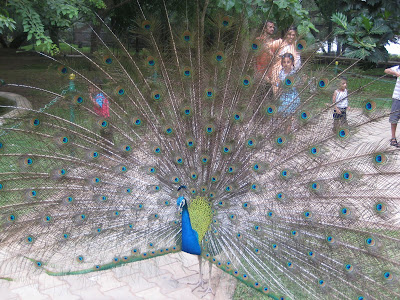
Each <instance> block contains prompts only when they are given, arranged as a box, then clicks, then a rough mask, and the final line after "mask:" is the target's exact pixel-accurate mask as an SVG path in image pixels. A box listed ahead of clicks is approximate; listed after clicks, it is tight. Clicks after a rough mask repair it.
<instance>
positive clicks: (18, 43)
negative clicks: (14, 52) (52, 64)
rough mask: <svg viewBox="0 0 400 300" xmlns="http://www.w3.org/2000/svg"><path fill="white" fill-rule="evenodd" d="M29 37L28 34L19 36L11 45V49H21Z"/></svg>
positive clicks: (24, 33)
mask: <svg viewBox="0 0 400 300" xmlns="http://www.w3.org/2000/svg"><path fill="white" fill-rule="evenodd" d="M27 37H28V33H27V32H23V33H20V34H18V35H17V36H16V37H15V38H14V39H13V41H12V42H11V43H10V46H9V47H10V48H11V49H18V48H19V47H21V46H22V44H23V43H24V42H25V41H26V38H27Z"/></svg>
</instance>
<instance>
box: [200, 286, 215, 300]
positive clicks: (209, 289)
mask: <svg viewBox="0 0 400 300" xmlns="http://www.w3.org/2000/svg"><path fill="white" fill-rule="evenodd" d="M208 294H212V295H213V296H215V293H214V291H213V290H212V288H211V285H208V288H207V289H206V290H204V294H203V296H201V298H204V297H205V296H207V295H208Z"/></svg>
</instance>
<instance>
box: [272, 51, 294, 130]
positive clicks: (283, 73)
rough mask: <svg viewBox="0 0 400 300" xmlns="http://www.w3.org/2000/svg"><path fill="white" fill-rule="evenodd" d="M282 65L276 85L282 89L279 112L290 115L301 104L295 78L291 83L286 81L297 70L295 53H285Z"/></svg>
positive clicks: (289, 124)
mask: <svg viewBox="0 0 400 300" xmlns="http://www.w3.org/2000/svg"><path fill="white" fill-rule="evenodd" d="M281 65H282V69H281V70H280V72H279V82H278V83H277V85H276V86H277V87H278V88H279V90H280V98H279V100H280V105H279V106H278V113H280V114H281V115H282V116H284V117H287V116H289V115H292V114H293V113H294V112H295V111H296V109H297V107H298V106H299V105H300V98H299V94H298V92H297V90H296V88H295V87H294V82H293V79H292V80H291V85H288V84H289V82H286V80H289V78H290V77H291V76H293V75H294V74H295V72H296V71H295V67H294V56H293V54H291V53H285V54H283V55H282V59H281ZM293 118H294V117H293V116H292V117H291V118H290V122H289V123H288V127H287V129H286V133H289V130H290V127H291V123H292V121H293Z"/></svg>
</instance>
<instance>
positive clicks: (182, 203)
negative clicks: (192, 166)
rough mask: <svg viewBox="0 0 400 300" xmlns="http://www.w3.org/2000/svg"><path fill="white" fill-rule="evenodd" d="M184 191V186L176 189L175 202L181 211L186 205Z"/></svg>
mask: <svg viewBox="0 0 400 300" xmlns="http://www.w3.org/2000/svg"><path fill="white" fill-rule="evenodd" d="M184 189H186V186H184V185H181V186H180V187H179V188H178V199H177V200H176V205H177V206H178V207H179V209H183V207H184V206H185V205H186V199H185V197H184V196H183V191H184Z"/></svg>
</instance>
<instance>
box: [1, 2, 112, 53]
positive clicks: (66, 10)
mask: <svg viewBox="0 0 400 300" xmlns="http://www.w3.org/2000/svg"><path fill="white" fill-rule="evenodd" d="M105 7H106V6H105V3H104V1H103V0H84V1H81V0H10V1H8V5H7V6H4V7H0V33H2V29H4V28H5V27H7V28H8V29H9V30H11V31H12V30H14V29H15V25H16V24H17V22H16V21H15V20H21V21H20V22H21V25H22V28H23V32H25V33H27V40H28V41H29V40H32V39H34V40H35V44H36V46H39V45H42V47H43V50H44V51H45V52H49V53H51V54H55V53H57V52H58V51H59V49H58V48H57V46H56V45H54V44H53V41H52V40H51V38H50V37H49V36H48V34H47V30H48V29H50V28H67V27H70V26H71V25H72V23H73V22H74V21H75V20H77V19H78V18H79V17H81V15H85V14H86V15H87V14H89V13H91V11H92V9H94V8H98V9H101V8H105ZM10 13H11V14H13V18H11V17H9V14H10ZM14 19H15V20H14Z"/></svg>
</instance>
